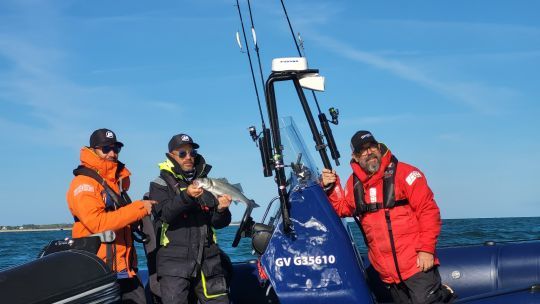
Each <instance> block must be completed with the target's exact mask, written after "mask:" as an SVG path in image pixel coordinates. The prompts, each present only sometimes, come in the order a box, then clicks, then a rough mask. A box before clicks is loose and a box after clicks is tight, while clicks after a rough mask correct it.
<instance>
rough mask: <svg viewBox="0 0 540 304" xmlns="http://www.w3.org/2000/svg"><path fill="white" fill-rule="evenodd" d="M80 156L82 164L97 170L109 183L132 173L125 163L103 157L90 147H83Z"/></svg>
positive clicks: (113, 182) (114, 182)
mask: <svg viewBox="0 0 540 304" xmlns="http://www.w3.org/2000/svg"><path fill="white" fill-rule="evenodd" d="M80 158H81V165H83V166H85V167H87V168H90V169H93V170H95V171H97V173H98V174H99V175H100V176H101V177H103V179H105V180H106V181H107V182H109V184H116V183H117V182H118V180H120V179H123V178H126V177H128V176H129V175H131V173H130V172H129V170H128V169H127V168H126V167H125V165H124V164H123V163H121V162H119V161H118V162H114V161H110V160H106V159H103V158H101V157H99V156H98V155H97V154H96V153H95V152H94V151H93V150H91V149H90V148H88V147H82V148H81V155H80Z"/></svg>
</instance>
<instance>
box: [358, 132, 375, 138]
mask: <svg viewBox="0 0 540 304" xmlns="http://www.w3.org/2000/svg"><path fill="white" fill-rule="evenodd" d="M366 137H373V136H372V135H371V133H367V134H364V135H362V136H360V138H361V139H364V138H366Z"/></svg>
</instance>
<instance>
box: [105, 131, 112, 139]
mask: <svg viewBox="0 0 540 304" xmlns="http://www.w3.org/2000/svg"><path fill="white" fill-rule="evenodd" d="M105 137H107V138H114V133H113V132H111V131H107V132H106V133H105Z"/></svg>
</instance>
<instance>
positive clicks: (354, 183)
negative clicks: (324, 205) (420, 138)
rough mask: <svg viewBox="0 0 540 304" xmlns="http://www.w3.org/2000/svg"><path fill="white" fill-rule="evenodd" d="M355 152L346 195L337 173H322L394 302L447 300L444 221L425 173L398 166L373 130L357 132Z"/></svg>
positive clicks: (332, 197)
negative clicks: (441, 241) (440, 244)
mask: <svg viewBox="0 0 540 304" xmlns="http://www.w3.org/2000/svg"><path fill="white" fill-rule="evenodd" d="M351 148H352V160H351V167H352V169H353V174H351V176H350V177H349V179H348V180H347V184H346V187H345V191H344V190H343V188H342V187H341V183H340V179H339V177H338V176H337V175H336V173H335V171H331V170H328V169H323V171H322V183H323V186H324V187H325V190H326V191H327V194H328V198H329V199H330V202H331V203H332V205H333V207H334V209H335V210H336V212H337V214H338V215H339V216H340V217H350V216H353V217H356V218H357V219H358V220H359V222H360V224H361V227H360V229H361V230H362V232H363V234H364V236H365V240H366V242H367V244H366V245H367V247H368V256H369V260H370V261H371V264H372V265H373V267H374V268H375V270H377V272H378V273H379V275H380V277H381V280H382V281H383V282H385V283H386V284H388V286H389V289H390V293H391V295H392V298H393V299H394V302H395V303H400V304H401V303H404V304H407V303H413V304H416V303H442V302H443V301H447V300H448V299H447V298H451V294H450V292H449V290H448V289H447V288H445V287H443V285H442V284H441V277H440V275H439V272H438V270H437V265H439V261H438V259H437V257H436V256H435V246H436V244H437V237H438V236H439V232H440V231H441V217H440V213H439V208H438V207H437V204H436V203H435V200H434V199H433V192H432V191H431V189H430V188H429V186H428V184H427V181H426V178H425V177H424V174H423V173H422V172H421V171H420V170H418V169H417V168H415V167H413V166H411V165H409V164H406V163H403V162H398V160H397V159H396V157H395V156H393V155H392V153H391V152H390V150H389V149H388V148H387V147H386V146H385V145H384V144H382V143H379V142H377V141H376V140H375V138H374V137H373V135H372V134H371V133H370V132H369V131H358V132H356V134H354V136H353V137H352V139H351Z"/></svg>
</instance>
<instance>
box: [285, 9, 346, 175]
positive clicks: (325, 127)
mask: <svg viewBox="0 0 540 304" xmlns="http://www.w3.org/2000/svg"><path fill="white" fill-rule="evenodd" d="M280 2H281V7H282V8H283V12H284V13H285V18H286V19H287V23H288V25H289V29H290V31H291V35H292V38H293V41H294V45H295V46H296V50H297V51H298V55H299V56H300V57H305V49H304V42H303V40H301V37H300V34H298V37H299V39H300V41H301V46H302V50H303V51H304V54H302V52H301V51H300V46H299V45H298V40H297V39H296V37H295V36H294V30H293V27H292V24H291V19H290V18H289V13H287V8H286V7H285V3H284V2H283V0H280ZM311 95H312V96H313V100H315V104H316V105H317V110H318V111H319V115H318V117H319V123H320V124H321V129H322V131H323V134H324V137H325V138H326V142H327V144H328V148H329V149H330V154H331V155H332V159H333V160H334V161H335V162H336V166H339V158H340V157H341V155H340V154H339V151H338V148H337V145H336V141H335V140H334V135H333V134H332V129H331V128H330V125H329V124H328V122H331V123H333V124H334V125H337V124H338V123H339V122H338V116H339V110H338V109H335V108H333V107H332V108H330V109H328V111H329V113H330V117H331V118H332V120H328V119H327V118H326V115H325V114H324V113H323V112H322V111H321V107H320V106H319V101H318V100H317V95H315V92H314V91H313V90H312V91H311ZM323 149H324V148H323ZM328 169H330V168H328Z"/></svg>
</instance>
